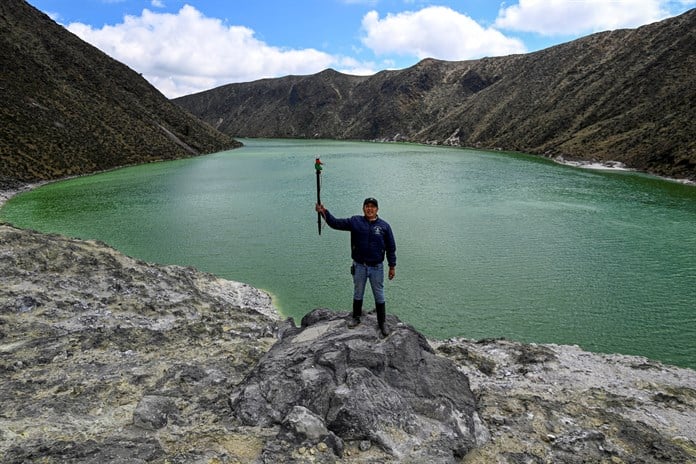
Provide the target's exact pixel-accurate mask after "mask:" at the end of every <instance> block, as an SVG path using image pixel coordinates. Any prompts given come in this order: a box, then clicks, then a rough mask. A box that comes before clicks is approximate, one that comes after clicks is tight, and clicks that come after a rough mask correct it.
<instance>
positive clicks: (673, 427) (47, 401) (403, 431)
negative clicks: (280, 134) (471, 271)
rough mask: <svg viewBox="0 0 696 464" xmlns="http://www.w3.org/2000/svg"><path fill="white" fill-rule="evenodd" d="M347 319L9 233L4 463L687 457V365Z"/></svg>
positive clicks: (98, 246)
mask: <svg viewBox="0 0 696 464" xmlns="http://www.w3.org/2000/svg"><path fill="white" fill-rule="evenodd" d="M0 198H1V196H0ZM347 317H348V315H347V314H346V313H343V314H341V313H332V312H329V311H327V310H321V311H315V312H313V313H311V314H310V315H309V316H307V317H306V318H305V319H304V322H303V323H302V324H301V327H295V325H294V324H291V323H289V322H285V323H282V322H280V318H279V317H278V315H277V313H275V312H274V309H273V307H272V305H271V301H270V298H269V296H268V295H267V294H265V293H263V292H261V291H259V290H257V289H254V288H253V287H250V286H248V285H245V284H241V283H237V282H230V281H225V280H222V279H218V278H216V277H215V276H212V275H209V274H205V273H201V272H198V271H196V270H195V269H191V268H182V267H178V266H157V265H153V264H148V263H144V262H141V261H137V260H134V259H131V258H128V257H127V256H124V255H123V254H121V253H119V252H117V251H116V250H114V249H112V248H110V247H108V246H106V245H104V244H102V243H99V242H93V241H82V240H74V239H69V238H66V237H61V236H57V235H46V234H40V233H37V232H32V231H27V230H20V229H16V228H14V227H11V226H9V225H4V224H0V462H2V463H3V464H24V463H34V462H40V463H46V464H54V463H55V464H58V463H60V464H66V463H68V464H73V463H80V464H84V463H94V464H105V463H129V464H130V463H136V464H137V463H145V462H147V463H153V464H165V463H168V464H184V463H187V464H188V463H194V464H218V463H224V464H242V463H243V464H250V463H252V464H257V463H258V464H261V463H269V464H270V463H273V464H276V463H296V464H310V463H326V464H328V463H335V464H343V463H345V464H367V463H370V464H374V463H385V464H386V463H402V462H418V463H420V462H428V463H431V462H432V463H438V462H457V463H467V464H471V463H477V464H478V463H501V464H508V463H509V464H517V463H547V462H548V463H573V464H574V463H578V464H579V463H583V464H584V463H617V464H621V463H645V464H662V463H679V464H684V463H694V462H696V388H695V387H694V386H696V372H695V371H693V370H690V369H680V368H677V367H674V366H667V365H663V364H660V363H658V362H655V361H652V360H648V359H645V358H641V357H637V356H625V355H603V354H596V353H588V352H586V351H583V350H581V349H580V348H578V347H575V346H562V345H534V344H525V343H518V342H513V341H509V340H479V341H475V340H466V339H452V340H444V341H437V340H427V341H426V340H425V339H424V338H423V337H422V336H421V335H420V334H418V333H417V332H415V331H414V330H413V329H412V328H411V327H408V326H407V325H404V324H402V323H400V322H399V321H398V319H396V318H395V317H392V316H391V315H390V316H389V317H388V324H389V325H390V328H391V329H392V334H391V335H390V336H389V337H387V338H386V339H382V338H379V337H378V331H377V327H376V322H375V320H374V315H371V314H370V315H367V317H366V318H365V323H364V324H363V325H362V326H361V327H359V328H358V329H354V330H348V329H347V328H346V327H345V322H344V318H347ZM276 343H277V344H276ZM321 347H323V348H321ZM431 347H432V348H431ZM283 353H285V354H287V357H283V356H282V354H283ZM405 372H410V374H404V373H405ZM298 387H300V388H301V390H298V389H297V388H298ZM469 388H470V392H469ZM281 390H282V391H281ZM472 393H473V395H472ZM385 395H387V396H385ZM389 395H392V396H389ZM380 398H381V399H380ZM474 398H475V401H474ZM378 399H379V401H378V402H377V400H378ZM363 402H364V403H363ZM370 402H372V403H370ZM375 402H376V403H375ZM231 405H234V406H235V407H234V409H233V408H231ZM428 405H430V406H431V407H430V408H429V407H428ZM474 405H475V407H476V412H474V409H473V407H474ZM372 408H376V409H372ZM375 411H379V413H376V412H375ZM479 419H480V424H479V423H478V420H479ZM253 424H259V425H253ZM474 445H475V446H474ZM467 451H468V452H467ZM464 453H466V454H465V455H464V456H462V457H459V456H461V455H462V454H464Z"/></svg>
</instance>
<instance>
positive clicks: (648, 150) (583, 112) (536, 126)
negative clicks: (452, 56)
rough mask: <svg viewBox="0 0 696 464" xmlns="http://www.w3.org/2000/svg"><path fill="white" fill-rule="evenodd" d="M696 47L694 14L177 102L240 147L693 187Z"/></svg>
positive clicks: (230, 88)
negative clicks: (411, 152) (518, 161)
mask: <svg viewBox="0 0 696 464" xmlns="http://www.w3.org/2000/svg"><path fill="white" fill-rule="evenodd" d="M695 43H696V9H695V10H691V11H689V12H687V13H685V14H683V15H681V16H679V17H675V18H671V19H667V20H665V21H662V22H659V23H655V24H651V25H647V26H644V27H641V28H638V29H635V30H617V31H611V32H604V33H599V34H594V35H591V36H588V37H584V38H581V39H578V40H575V41H573V42H569V43H566V44H562V45H558V46H555V47H552V48H548V49H546V50H542V51H539V52H535V53H529V54H525V55H514V56H507V57H496V58H484V59H480V60H473V61H462V62H443V61H437V60H432V59H426V60H423V61H422V62H420V63H418V64H417V65H415V66H413V67H411V68H408V69H404V70H399V71H383V72H380V73H378V74H376V75H374V76H370V77H359V76H348V75H344V74H340V73H338V72H335V71H333V70H326V71H324V72H321V73H318V74H315V75H311V76H288V77H283V78H279V79H264V80H259V81H255V82H250V83H240V84H230V85H226V86H222V87H219V88H216V89H212V90H209V91H206V92H201V93H198V94H194V95H188V96H185V97H181V98H178V99H176V100H175V102H176V103H178V104H180V105H181V106H183V107H184V108H187V109H188V110H190V111H191V112H192V113H193V114H196V115H198V116H199V117H201V118H202V119H204V120H205V121H207V122H209V123H210V124H212V125H214V126H215V127H217V128H219V129H220V130H221V131H223V132H225V133H227V134H230V135H233V136H238V137H302V138H311V137H320V138H334V139H360V140H396V141H411V142H420V143H437V144H447V145H454V146H467V147H481V148H502V149H504V150H517V151H523V152H528V153H535V154H541V155H545V156H550V157H562V158H564V159H572V160H588V161H595V162H606V161H610V160H612V161H619V162H623V163H625V164H626V165H628V166H629V167H632V168H636V169H639V170H644V171H649V172H652V173H655V174H658V175H662V176H669V177H676V178H685V179H686V178H688V179H691V180H696V125H694V124H693V121H694V120H696V106H694V105H693V102H694V101H696V85H695V84H694V82H695V81H694V74H693V70H694V69H696V47H694V44H695Z"/></svg>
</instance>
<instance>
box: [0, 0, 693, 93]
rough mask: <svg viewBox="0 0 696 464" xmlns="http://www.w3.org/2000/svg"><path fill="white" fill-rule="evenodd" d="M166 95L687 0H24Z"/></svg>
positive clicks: (547, 32) (397, 64) (567, 32)
mask: <svg viewBox="0 0 696 464" xmlns="http://www.w3.org/2000/svg"><path fill="white" fill-rule="evenodd" d="M0 1H2V0H0ZM28 2H29V4H31V5H32V6H34V7H36V8H37V9H39V10H41V11H43V12H44V13H46V14H47V15H49V16H50V17H51V18H52V19H53V20H55V21H56V22H58V23H59V24H61V25H62V26H64V27H65V28H67V29H68V30H69V31H71V32H73V33H74V34H76V35H77V36H79V37H80V38H81V39H83V40H85V41H86V42H89V43H90V44H92V45H94V46H95V47H97V48H99V49H101V50H102V51H104V52H105V53H107V54H108V55H109V56H111V57H113V58H115V59H116V60H118V61H120V62H122V63H125V64H126V65H128V66H129V67H130V68H132V69H133V70H135V71H137V72H139V73H141V74H142V75H143V76H144V77H145V78H146V79H147V80H148V81H149V82H150V83H151V84H152V85H154V86H155V87H156V88H157V89H159V91H160V92H162V93H163V94H164V95H165V96H167V97H169V98H175V97H179V96H183V95H188V94H192V93H196V92H200V91H203V90H208V89H211V88H215V87H219V86H221V85H225V84H229V83H233V82H250V81H254V80H257V79H262V78H272V77H282V76H287V75H308V74H315V73H317V72H320V71H323V70H324V69H328V68H332V69H335V70H336V71H339V72H342V73H346V74H353V75H371V74H374V73H376V72H379V71H382V70H385V69H404V68H407V67H409V66H413V65H415V64H416V63H418V62H419V61H420V60H422V59H424V58H436V59H441V60H451V61H459V60H471V59H479V58H483V57H486V56H488V57H492V56H505V55H510V54H517V53H529V52H534V51H537V50H541V49H544V48H547V47H550V46H553V45H557V44H560V43H564V42H569V41H571V40H575V39H577V38H579V37H583V36H586V35H589V34H592V33H594V32H601V31H608V30H614V29H624V28H636V27H639V26H641V25H644V24H649V23H652V22H655V21H660V20H662V19H666V18H668V17H672V16H676V15H678V14H681V13H683V12H685V11H687V10H689V9H692V8H694V7H696V0H508V1H498V0H440V1H427V0H28Z"/></svg>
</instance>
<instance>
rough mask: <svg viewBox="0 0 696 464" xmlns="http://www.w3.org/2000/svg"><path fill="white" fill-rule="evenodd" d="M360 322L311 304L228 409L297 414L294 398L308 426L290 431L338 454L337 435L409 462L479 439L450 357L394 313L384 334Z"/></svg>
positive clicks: (259, 420)
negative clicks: (440, 353) (352, 323)
mask: <svg viewBox="0 0 696 464" xmlns="http://www.w3.org/2000/svg"><path fill="white" fill-rule="evenodd" d="M363 321H364V322H363V323H362V324H361V325H359V326H358V327H357V328H355V329H353V330H350V329H348V328H347V325H346V322H347V320H346V315H345V314H340V313H336V312H334V311H330V310H327V309H317V310H314V311H312V312H311V313H309V314H307V315H306V316H305V317H304V318H303V319H302V324H301V327H300V328H294V327H293V328H290V329H288V330H285V331H284V332H283V335H282V337H281V339H280V340H279V341H278V343H276V344H275V345H274V346H273V347H272V348H271V350H269V352H268V353H266V355H265V356H264V357H263V358H262V359H261V360H260V361H259V363H258V364H257V366H256V367H255V368H254V370H253V371H252V372H251V373H250V374H249V376H248V377H247V378H246V379H245V380H244V381H243V382H242V383H241V384H240V385H238V386H237V388H236V389H235V391H234V392H233V394H232V396H231V404H232V411H233V414H234V416H235V417H236V418H237V419H238V420H239V421H240V422H241V423H243V424H244V425H251V426H261V427H270V426H273V425H278V424H282V423H283V422H287V421H290V422H292V423H297V422H298V420H297V419H291V418H292V417H296V416H297V415H298V414H299V411H298V410H297V407H298V406H299V407H301V408H302V409H303V410H305V411H310V412H311V413H312V414H309V413H307V412H305V415H309V417H311V420H305V421H304V423H305V424H306V425H305V426H304V427H305V428H307V429H309V430H314V431H315V432H313V433H306V432H303V433H301V434H297V435H296V436H295V439H296V441H297V442H298V443H302V442H303V441H305V440H306V439H307V438H313V439H311V440H309V443H308V445H309V446H312V445H316V444H317V442H319V441H323V440H326V441H327V442H329V443H327V445H330V446H331V447H332V448H333V449H334V451H335V452H336V453H337V454H338V455H341V454H342V445H341V441H353V442H358V443H359V442H361V441H366V440H367V441H369V442H370V443H373V444H376V445H378V446H379V447H380V448H382V449H383V450H385V451H386V452H387V453H388V454H389V455H391V456H393V457H394V458H398V459H400V460H407V461H409V462H419V461H423V460H427V461H429V462H441V463H450V462H456V459H457V458H461V457H463V456H465V455H466V454H467V453H468V452H469V451H470V450H471V449H472V448H473V447H474V446H475V444H476V438H477V437H479V439H483V440H485V438H484V437H486V434H487V432H486V431H485V429H484V428H483V427H482V424H481V422H480V420H479V419H478V417H477V414H476V401H475V399H474V396H473V394H472V393H471V390H470V388H469V381H468V379H467V377H466V376H465V375H464V374H463V373H462V372H460V371H459V370H457V368H456V366H455V365H454V363H452V362H451V361H449V360H447V359H446V358H443V357H441V356H437V355H436V354H435V352H434V351H433V350H432V348H431V347H430V345H429V344H428V342H427V340H426V339H425V338H424V337H423V336H422V335H421V334H419V333H418V332H416V331H415V330H414V329H413V328H411V327H409V326H407V325H405V324H403V323H401V322H400V321H399V320H398V318H396V317H395V316H389V318H388V324H389V325H390V326H391V327H392V333H391V334H390V335H389V336H388V337H386V338H382V337H381V336H380V333H379V331H378V330H377V321H376V319H375V316H374V315H373V314H369V315H367V316H366V317H364V318H363ZM289 417H290V418H289ZM295 429H296V430H297V429H298V427H297V426H296V427H295ZM324 430H326V432H324ZM336 437H338V438H339V439H340V440H337V439H336ZM283 438H284V439H286V440H287V439H288V437H287V436H284V437H283Z"/></svg>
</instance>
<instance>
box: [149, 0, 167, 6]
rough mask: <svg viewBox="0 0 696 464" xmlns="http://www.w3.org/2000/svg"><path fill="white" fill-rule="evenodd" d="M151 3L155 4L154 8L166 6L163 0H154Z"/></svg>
mask: <svg viewBox="0 0 696 464" xmlns="http://www.w3.org/2000/svg"><path fill="white" fill-rule="evenodd" d="M150 4H151V5H152V6H153V8H164V7H165V5H164V2H163V1H162V0H152V1H151V2H150Z"/></svg>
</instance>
